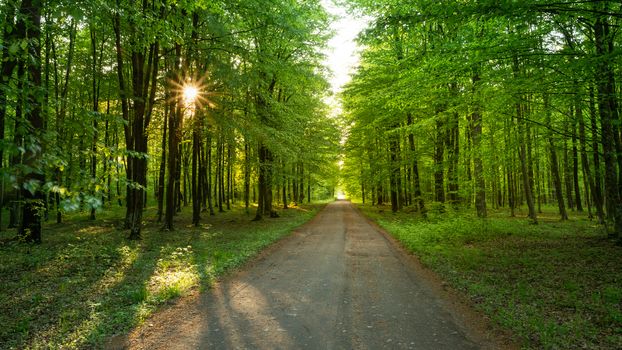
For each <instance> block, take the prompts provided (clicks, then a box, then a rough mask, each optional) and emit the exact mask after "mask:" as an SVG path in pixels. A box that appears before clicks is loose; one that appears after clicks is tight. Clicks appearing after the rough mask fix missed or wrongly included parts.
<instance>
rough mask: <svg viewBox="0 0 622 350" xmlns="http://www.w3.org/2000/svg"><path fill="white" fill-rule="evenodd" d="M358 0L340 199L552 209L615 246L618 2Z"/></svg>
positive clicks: (481, 210)
mask: <svg viewBox="0 0 622 350" xmlns="http://www.w3.org/2000/svg"><path fill="white" fill-rule="evenodd" d="M356 2H357V3H360V6H361V8H362V9H363V10H364V11H365V13H367V14H368V15H370V16H373V18H376V20H375V21H374V22H373V25H372V26H371V27H370V28H369V29H368V30H367V31H366V32H365V34H364V35H363V36H362V38H361V41H362V42H363V43H364V45H365V50H364V51H363V53H362V62H361V64H360V67H359V69H358V70H357V72H356V74H355V75H354V77H353V80H352V81H351V82H350V83H349V85H348V86H347V87H346V89H345V91H344V92H343V94H342V95H343V96H342V97H343V103H344V109H345V118H346V119H347V122H346V125H348V139H347V144H346V153H345V158H344V159H345V170H344V173H345V177H346V179H345V180H344V181H345V187H346V188H347V189H348V192H349V193H356V195H357V196H358V197H360V198H361V199H362V200H363V201H365V200H368V201H371V202H374V203H377V204H382V203H385V202H386V203H390V204H391V209H392V210H393V211H399V210H401V209H402V208H405V207H414V208H416V209H417V210H418V211H420V212H422V213H425V212H426V210H427V209H428V208H427V207H429V206H430V205H434V206H435V207H436V209H441V210H442V209H443V208H445V207H447V208H451V207H454V208H462V207H470V206H473V207H474V210H475V211H476V213H477V216H478V217H486V216H487V211H488V209H489V208H493V209H498V208H506V209H507V210H508V211H509V212H510V213H511V215H512V216H514V215H515V211H516V209H517V208H519V207H521V206H526V207H527V210H528V215H527V216H528V217H529V220H531V222H532V223H534V224H537V223H538V214H539V213H541V212H542V207H543V206H546V205H554V206H556V207H557V208H558V213H559V217H560V218H561V220H566V219H568V211H575V210H576V211H578V212H583V211H586V212H587V214H588V216H589V217H590V218H591V217H594V218H595V219H596V220H598V222H600V223H601V224H603V225H606V226H607V230H608V232H609V234H610V235H611V236H612V237H617V238H620V237H621V235H622V201H621V198H620V196H621V192H622V187H621V185H620V184H621V182H622V172H621V171H620V169H622V156H621V155H622V153H621V151H622V142H621V139H620V103H619V102H620V96H621V95H620V94H621V89H620V83H619V80H620V79H619V74H620V64H621V62H622V61H621V60H620V49H619V46H620V41H621V40H622V35H620V28H619V26H620V21H621V18H622V8H621V7H620V4H618V3H614V2H610V1H593V2H587V3H584V2H573V1H563V2H554V3H553V2H550V1H523V2H520V3H515V2H511V1H507V2H500V3H499V2H496V1H490V2H488V1H477V2H467V3H462V2H452V1H439V2H425V1H422V2H413V3H410V2H409V3H407V4H401V3H399V2H392V1H356ZM616 80H618V81H617V82H616ZM439 206H440V207H439Z"/></svg>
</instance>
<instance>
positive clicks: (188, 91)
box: [184, 85, 199, 105]
mask: <svg viewBox="0 0 622 350" xmlns="http://www.w3.org/2000/svg"><path fill="white" fill-rule="evenodd" d="M198 96H199V89H198V88H197V87H196V86H194V85H186V86H184V102H185V103H186V104H187V105H189V104H192V103H194V102H195V101H196V99H197V97H198Z"/></svg>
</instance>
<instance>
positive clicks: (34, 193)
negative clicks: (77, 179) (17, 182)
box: [19, 0, 45, 243]
mask: <svg viewBox="0 0 622 350" xmlns="http://www.w3.org/2000/svg"><path fill="white" fill-rule="evenodd" d="M20 14H21V15H22V16H23V17H22V18H23V19H22V20H23V21H25V22H26V23H27V30H26V34H27V36H26V38H28V40H29V41H30V43H29V45H28V57H29V59H28V60H27V62H26V72H27V74H28V84H29V88H28V92H27V95H26V101H27V103H28V106H29V108H28V109H27V111H26V122H27V123H28V125H27V127H28V129H29V131H30V132H31V134H32V135H34V136H35V137H34V138H31V139H34V142H37V143H39V142H41V141H42V136H43V135H42V133H43V132H44V129H43V117H42V108H41V104H42V102H43V101H42V100H41V97H40V96H41V94H40V93H39V92H40V89H41V88H42V85H41V43H40V41H41V1H40V0H24V1H22V5H21V9H20ZM24 39H25V38H24ZM32 146H35V145H29V147H26V149H27V150H28V152H26V154H25V156H24V162H25V164H26V165H28V166H30V167H32V168H33V169H36V167H37V162H38V160H39V159H40V158H41V157H42V154H41V153H42V151H41V149H42V148H39V147H32ZM37 146H40V145H37ZM44 182H45V177H44V175H43V174H41V173H39V172H31V173H29V174H26V175H25V177H24V183H25V184H28V183H33V184H35V186H34V188H32V189H26V188H25V187H27V186H21V187H22V190H21V191H22V197H23V198H24V205H23V206H22V221H21V224H20V227H19V235H20V236H21V237H22V238H23V239H24V240H25V241H27V242H35V243H40V242H41V219H42V216H43V210H44V200H45V196H44V193H43V191H42V190H41V188H40V186H41V185H43V183H44Z"/></svg>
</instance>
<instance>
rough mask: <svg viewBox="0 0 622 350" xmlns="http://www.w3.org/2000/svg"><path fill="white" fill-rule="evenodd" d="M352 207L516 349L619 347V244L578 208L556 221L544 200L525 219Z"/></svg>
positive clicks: (621, 322) (495, 214) (621, 258)
mask: <svg viewBox="0 0 622 350" xmlns="http://www.w3.org/2000/svg"><path fill="white" fill-rule="evenodd" d="M360 208H361V209H362V211H363V212H364V213H365V214H366V215H368V216H369V217H370V218H372V219H373V220H375V221H376V222H377V223H378V224H380V225H381V226H382V227H383V228H385V229H386V230H387V231H388V232H390V233H391V234H392V235H393V236H395V237H396V238H397V239H398V240H399V241H401V242H402V244H403V245H404V246H405V247H406V248H407V249H409V250H410V251H412V252H413V253H414V254H416V255H417V256H419V257H420V259H421V261H422V263H423V264H425V265H426V266H428V267H429V268H431V269H432V270H434V271H435V272H437V273H438V274H439V275H440V276H441V278H443V279H444V280H446V281H447V282H448V283H449V284H450V285H451V286H452V287H453V288H455V289H457V290H459V291H461V292H463V293H465V294H466V295H467V296H468V297H469V298H470V300H472V302H473V303H474V304H475V306H476V308H478V309H479V310H481V311H483V312H484V313H485V314H487V315H488V317H490V318H491V319H492V320H493V322H494V323H496V324H497V325H499V326H501V327H503V328H506V329H510V330H511V331H512V333H513V334H514V336H515V337H516V338H517V340H518V341H519V342H520V343H521V344H522V345H523V347H524V348H527V349H574V348H583V349H615V348H618V349H619V348H620V347H621V346H622V268H621V266H622V247H620V246H618V245H616V244H615V241H612V240H610V239H607V236H606V234H605V233H604V232H603V230H602V228H600V227H598V225H597V224H596V223H595V222H593V221H590V220H588V219H587V218H586V216H584V215H580V214H576V213H573V214H572V216H571V220H569V221H567V222H561V221H559V220H558V219H557V216H556V215H555V214H554V210H553V208H546V209H547V210H546V211H545V213H544V214H541V215H540V223H539V224H538V225H532V224H529V223H528V221H527V220H526V219H525V218H524V216H523V217H522V218H510V217H508V214H507V212H500V211H499V212H494V211H493V212H492V213H491V215H490V217H489V218H488V219H485V220H482V219H478V218H476V217H474V215H472V214H471V213H470V212H469V213H466V212H453V211H452V212H447V213H438V212H437V213H434V212H432V213H430V215H429V217H428V218H427V219H422V218H421V217H419V216H417V215H416V214H415V213H396V214H394V213H391V211H390V208H377V207H370V206H362V207H361V206H360ZM472 211H474V209H473V210H472Z"/></svg>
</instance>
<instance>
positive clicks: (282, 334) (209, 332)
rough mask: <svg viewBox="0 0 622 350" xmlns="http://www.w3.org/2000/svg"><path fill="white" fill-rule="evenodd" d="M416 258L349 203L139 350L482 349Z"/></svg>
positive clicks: (157, 321) (178, 311)
mask: <svg viewBox="0 0 622 350" xmlns="http://www.w3.org/2000/svg"><path fill="white" fill-rule="evenodd" d="M408 259H412V258H411V257H409V256H407V255H405V254H404V253H403V252H402V251H401V250H400V249H396V248H395V246H394V243H392V242H391V241H390V240H388V239H387V238H385V236H384V235H383V234H382V233H381V232H379V230H378V229H376V228H375V227H374V226H373V225H371V224H370V223H369V222H368V221H367V219H365V218H364V217H363V216H362V215H361V214H359V212H358V211H357V210H356V209H355V208H353V206H352V205H351V204H350V203H349V202H346V201H337V202H334V203H331V204H329V205H327V206H326V208H325V209H323V210H322V211H321V212H320V213H319V214H318V215H317V217H316V218H314V219H313V220H312V221H311V222H309V223H308V224H306V225H304V226H302V227H301V228H299V229H297V230H296V231H295V232H294V233H293V235H292V236H291V237H289V238H286V239H285V240H284V241H283V242H282V243H281V244H279V245H278V246H277V247H276V248H275V249H273V250H272V251H271V252H270V254H267V255H265V256H264V257H263V258H261V259H259V260H258V261H256V262H255V263H254V264H253V265H252V266H249V267H248V268H247V269H246V270H245V271H242V272H240V273H238V274H236V275H234V276H231V277H229V278H227V279H226V280H225V281H223V282H220V283H218V284H217V285H216V286H215V287H214V288H213V289H212V290H210V291H209V292H207V293H204V294H203V295H200V296H198V297H197V298H195V299H194V300H193V301H191V302H189V303H186V304H183V305H181V306H177V307H172V308H171V309H170V310H165V311H164V312H163V313H161V314H159V315H156V317H154V318H153V319H152V320H150V321H148V322H147V324H146V325H145V326H144V327H143V328H142V329H140V330H138V331H136V332H134V333H133V334H132V335H131V336H130V338H129V339H127V340H126V341H125V342H124V344H125V345H124V347H130V348H133V349H435V350H437V349H478V348H481V347H482V343H481V342H480V343H479V344H478V342H479V341H478V340H476V338H477V337H475V336H473V335H472V334H473V332H472V331H471V330H470V327H466V325H464V324H463V323H465V322H464V321H459V320H460V317H457V316H456V314H457V312H456V311H451V309H452V308H451V307H450V306H449V304H448V303H447V302H446V301H445V300H443V299H441V298H440V297H439V296H437V295H435V294H437V293H435V292H434V288H431V287H430V286H429V284H428V283H427V282H426V281H425V279H423V278H421V276H420V273H419V272H417V270H416V269H413V268H412V266H411V265H410V264H408V263H407V260H408Z"/></svg>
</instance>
